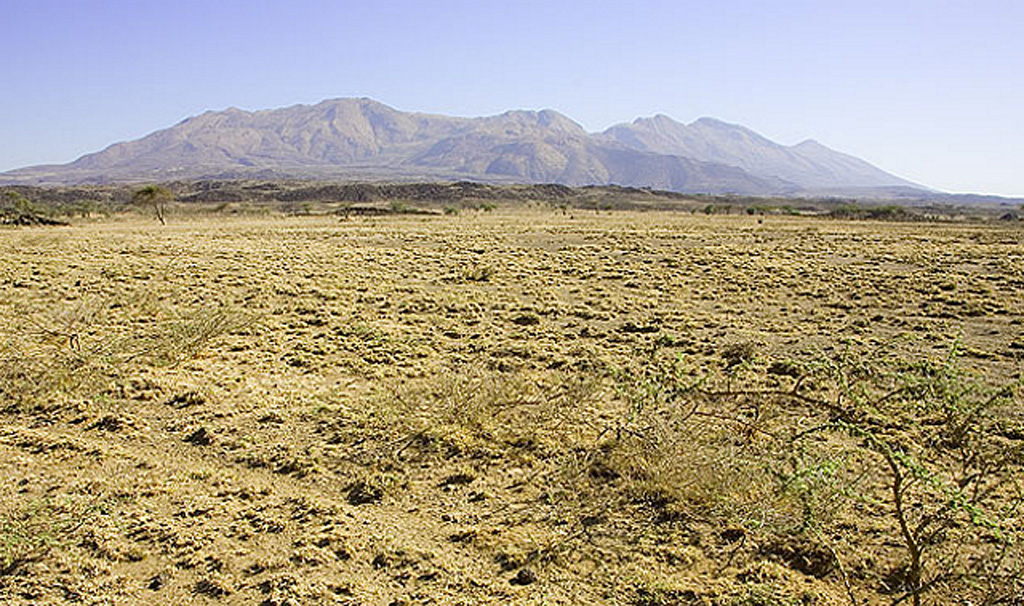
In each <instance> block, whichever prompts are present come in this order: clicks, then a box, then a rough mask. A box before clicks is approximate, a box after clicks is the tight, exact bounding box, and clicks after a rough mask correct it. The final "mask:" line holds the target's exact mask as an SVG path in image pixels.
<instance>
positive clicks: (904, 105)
mask: <svg viewBox="0 0 1024 606" xmlns="http://www.w3.org/2000/svg"><path fill="white" fill-rule="evenodd" d="M0 26H2V27H0V31H2V32H3V39H2V42H0V47H2V48H3V59H2V60H0V87H2V93H0V170H7V169H11V168H17V167H21V166H26V165H30V164H41V163H54V162H68V161H70V160H73V159H75V158H76V157H78V156H80V155H82V154H85V153H88V152H92V151H97V150H99V149H101V148H103V147H106V146H107V145H109V144H111V143H114V142H117V141H123V140H128V139H134V138H138V137H141V136H143V135H145V134H148V133H149V132H151V131H154V130H157V129H160V128H164V127H167V126H170V125H172V124H174V123H176V122H178V121H180V120H182V119H183V118H185V117H187V116H190V115H194V114H198V113H201V112H203V111H205V110H207V109H223V108H226V107H229V106H235V107H240V108H243V109H264V108H272V107H280V106H285V105H292V104H295V103H316V102H318V101H321V100H323V99H326V98H333V97H362V96H366V97H372V98H374V99H377V100H378V101H381V102H384V103H386V104H388V105H391V106H392V107H395V108H397V109H400V110H406V111H425V112H433V113H445V114H452V115H462V116H478V115H487V114H494V113H500V112H502V111H505V110H507V109H513V108H517V109H518V108H522V109H542V108H552V109H556V110H559V111H561V112H563V113H565V114H567V115H569V116H570V117H572V118H573V119H575V120H577V121H579V122H580V123H581V124H582V125H583V126H584V127H585V128H586V129H587V130H590V131H597V130H604V129H605V128H607V127H608V126H611V125H612V124H615V123H618V122H625V121H631V120H632V119H633V118H635V117H637V116H642V115H652V114H655V113H665V114H668V115H670V116H672V117H673V118H675V119H677V120H679V121H681V122H687V123H689V122H691V121H693V120H695V119H697V118H699V117H701V116H713V117H716V118H719V119H722V120H725V121H727V122H735V123H739V124H743V125H744V126H747V127H749V128H752V129H754V130H755V131H758V132H760V133H761V134H763V135H765V136H767V137H769V138H771V139H773V140H775V141H778V142H779V143H784V144H795V143H798V142H800V141H802V140H804V139H808V138H813V139H817V140H818V141H820V142H822V143H824V144H825V145H828V146H830V147H833V148H835V149H838V150H840V151H844V152H847V153H851V154H854V155H856V156H859V157H861V158H864V159H866V160H868V161H870V162H872V163H874V164H877V165H878V166H880V167H881V168H883V169H885V170H888V171H890V172H893V173H896V174H898V175H900V176H902V177H905V178H908V179H911V180H913V181H917V182H919V183H923V184H926V185H929V186H932V187H936V188H939V189H943V190H947V191H971V192H982V193H997V194H1004V195H1017V196H1024V1H1022V0H1004V1H999V0H974V1H972V2H968V1H966V0H957V1H950V0H930V1H918V0H912V1H901V0H887V1H876V0H859V1H857V2H851V1H842V2H838V1H837V2H833V1H830V0H807V1H799V0H778V1H777V0H772V1H769V0H760V1H728V0H719V1H716V2H711V1H708V0H701V1H699V2H690V1H675V2H673V1H668V0H665V1H654V0H648V1H644V0H638V1H636V0H635V1H633V2H631V3H625V2H604V1H601V0H588V1H581V0H566V1H558V0H545V1H534V0H518V1H515V0H513V1H509V0H503V1H501V2H488V1H487V0H472V1H447V2H445V1H438V2H426V1H419V2H417V1H412V0H406V1H397V0H376V1H368V0H364V1H360V2H345V1H338V2H327V1H320V2H317V1H312V0H288V1H283V0H272V1H264V0H245V1H241V0H203V1H198V0H195V1H194V0H176V1H173V2H171V1H158V0H107V1H99V0H75V1H67V0H62V1H55V0H0Z"/></svg>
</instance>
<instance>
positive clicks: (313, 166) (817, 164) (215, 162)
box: [0, 98, 912, 194]
mask: <svg viewBox="0 0 1024 606" xmlns="http://www.w3.org/2000/svg"><path fill="white" fill-rule="evenodd" d="M246 176H261V177H270V178H281V177H300V178H301V177H316V178H330V179H352V178H376V179H424V178H428V179H476V180H482V181H496V182H503V181H504V182H507V181H515V182H555V183H564V184H567V185H588V184H610V183H614V184H619V185H628V186H638V187H654V188H659V189H668V190H673V191H681V192H709V193H730V192H731V193H740V194H796V193H799V192H801V191H803V190H804V189H806V188H813V187H823V186H828V187H882V186H885V187H891V186H907V185H912V184H908V183H906V182H905V181H902V180H900V179H898V178H896V177H893V176H892V175H888V174H887V173H884V172H882V171H880V170H879V169H876V168H874V167H872V166H870V165H869V164H867V163H865V162H862V161H860V160H857V159H856V158H853V157H851V156H846V155H843V154H839V153H838V152H833V151H832V150H829V149H828V148H825V147H824V146H820V145H818V144H814V143H811V142H808V143H805V144H801V145H800V146H795V147H791V148H789V147H783V146H780V145H778V144H775V143H773V142H771V141H769V140H767V139H765V138H763V137H761V136H760V135H757V134H756V133H754V132H753V131H750V130H747V129H744V128H742V127H739V126H733V125H727V124H725V123H722V122H717V121H714V120H710V119H702V120H699V121H697V122H695V123H694V124H691V125H689V126H686V125H683V124H680V123H678V122H675V121H673V120H671V119H670V118H667V117H665V116H656V117H655V118H644V119H638V120H637V121H635V122H634V123H632V124H630V125H619V126H615V127H612V128H611V129H609V130H608V131H605V132H604V133H601V134H596V135H594V134H588V133H587V132H586V131H585V130H584V129H583V127H581V126H580V125H579V124H577V123H576V122H574V121H572V120H571V119H570V118H568V117H566V116H564V115H562V114H560V113H558V112H556V111H553V110H542V111H523V110H516V111H508V112H505V113H503V114H500V115H496V116H488V117H483V118H458V117H449V116H440V115H431V114H420V113H407V112H401V111H398V110H396V109H394V108H391V107H388V106H387V105H384V104H382V103H379V102H377V101H374V100H372V99H365V98H362V99H333V100H328V101H323V102H321V103H318V104H316V105H311V106H309V105H294V106H291V107H286V108H281V109H272V110H262V111H255V112H249V111H243V110H240V109H235V108H231V109H227V110H224V111H216V112H213V111H211V112H206V113H204V114H201V115H199V116H195V117H192V118H188V119H186V120H183V121H182V122H180V123H178V124H176V125H174V126H172V127H170V128H167V129H163V130H160V131H157V132H154V133H152V134H150V135H148V136H146V137H143V138H141V139H137V140H135V141H129V142H125V143H117V144H114V145H111V146H109V147H107V148H106V149H104V150H102V151H99V152H96V153H92V154H88V155H85V156H82V157H81V158H79V159H78V160H75V161H74V162H71V163H69V164H66V165H53V166H39V167H30V168H27V169H20V170H17V171H11V172H9V173H4V174H2V175H0V181H6V182H18V183H65V184H67V183H83V182H104V181H153V180H171V179H196V178H206V177H220V178H224V177H246Z"/></svg>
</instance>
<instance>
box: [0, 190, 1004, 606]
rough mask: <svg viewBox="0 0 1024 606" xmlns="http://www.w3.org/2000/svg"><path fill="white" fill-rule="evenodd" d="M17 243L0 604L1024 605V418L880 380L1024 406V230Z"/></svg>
mask: <svg viewBox="0 0 1024 606" xmlns="http://www.w3.org/2000/svg"><path fill="white" fill-rule="evenodd" d="M0 255H2V256H0V259H2V260H0V293H2V294H0V365H2V366H0V408H2V412H0V478H2V481H3V487H4V488H3V490H2V491H0V538H2V539H3V543H2V545H0V549H2V552H0V555H2V559H0V602H3V603H7V604H50V603H53V604H58V603H82V604H138V603H166V604H267V605H272V604H320V603H323V604H335V603H336V604H419V603H424V604H426V603H431V604H458V603H461V604H480V603H513V604H547V603H562V604H580V603H608V604H673V603H684V604H685V603H693V604H849V603H851V602H856V603H871V604H875V603H878V604H883V603H885V604H888V603H891V602H893V601H896V600H899V599H901V598H903V599H905V600H907V602H908V603H910V602H911V601H912V600H915V599H920V600H922V601H923V603H954V602H953V601H951V600H953V599H962V600H965V601H963V602H962V603H973V604H981V603H990V604H1021V603H1024V602H1022V599H1024V598H1022V597H1021V594H1020V593H1019V592H1020V590H1021V587H1020V585H1019V583H1017V582H1016V581H1014V580H1013V578H1014V577H1013V575H1014V574H1015V572H1019V570H1020V554H1019V551H1017V549H1018V546H1017V545H1016V543H1015V542H1014V540H1013V539H1014V538H1015V537H1017V536H1019V535H1020V534H1021V531H1022V520H1021V515H1020V511H1019V510H1018V509H1016V508H1017V507H1018V506H1019V505H1020V502H1021V501H1020V487H1019V486H1018V485H1017V484H1016V480H1015V479H1014V478H1019V477H1021V474H1020V471H1021V469H1020V463H1021V460H1020V457H1019V454H1020V451H1021V446H1022V444H1024V423H1022V407H1021V400H1020V396H1019V394H1018V393H1016V392H1012V390H1010V391H1005V392H1004V391H1000V389H999V388H993V389H991V390H988V391H986V389H988V388H983V387H978V388H977V389H974V388H971V389H964V390H959V388H958V387H957V385H959V383H957V384H954V383H949V382H943V383H942V386H943V387H942V388H941V389H939V388H936V387H935V385H936V384H937V383H935V382H934V381H937V379H935V377H937V376H939V374H940V371H942V372H945V370H948V368H949V367H947V366H941V365H940V366H939V367H931V366H928V367H927V368H925V367H918V366H914V367H913V369H914V370H913V372H914V373H916V374H913V376H914V377H919V378H920V381H918V383H915V384H914V385H912V386H909V387H907V386H903V384H900V385H901V386H899V387H897V388H896V389H893V390H891V391H889V390H888V389H887V385H889V383H885V381H890V382H891V381H894V380H898V379H894V378H893V376H894V375H893V374H892V373H889V371H886V370H878V371H877V374H875V375H871V374H870V373H869V372H867V371H865V370H864V369H865V368H869V367H870V368H874V366H873V365H875V364H880V365H881V364H886V365H889V366H887V367H886V368H890V369H891V368H894V367H896V366H899V365H900V364H905V363H906V364H909V363H911V362H915V361H919V360H923V359H926V360H940V361H949V360H950V351H951V349H952V348H956V350H957V352H958V355H957V356H956V358H957V361H956V368H957V372H958V373H963V374H957V375H956V376H957V377H964V376H966V377H969V379H970V381H972V383H971V385H974V384H975V383H977V384H978V385H996V386H1007V385H1013V384H1014V382H1015V381H1018V380H1019V379H1020V370H1021V357H1022V355H1024V336H1022V333H1021V328H1022V318H1024V315H1022V314H1024V298H1022V297H1024V230H1022V229H1021V228H1019V227H1015V226H1012V225H1010V226H996V225H966V224H964V225H938V224H923V223H908V224H884V223H874V222H856V223H855V222H839V221H826V220H819V219H814V218H801V217H767V218H764V219H760V218H758V217H753V216H742V217H737V216H699V217H698V216H691V215H686V214H672V213H627V212H613V213H600V214H597V213H594V212H586V213H584V212H582V211H578V212H575V213H573V214H568V213H557V212H551V211H540V210H536V211H511V210H508V211H506V210H498V211H495V212H463V213H461V214H459V215H457V216H436V217H418V216H408V217H402V216H396V217H364V218H353V219H349V220H338V219H337V218H333V217H331V218H326V217H292V218H274V217H264V218H200V219H192V220H189V219H184V218H180V217H178V218H172V219H171V225H168V226H167V227H161V226H159V225H158V224H156V223H155V221H151V220H131V221H126V220H114V221H108V222H101V223H83V224H79V225H74V226H71V227H38V228H31V229H13V228H12V229H3V230H0ZM837 360H838V361H850V360H857V362H856V364H854V363H851V364H850V365H849V366H842V364H845V363H846V362H836V361H837ZM827 361H831V362H829V363H826V362H827ZM854 366H856V368H857V369H858V370H856V371H848V369H849V368H853V367H854ZM922 368H923V369H924V370H922ZM935 368H939V370H936V369H935ZM830 372H831V373H832V374H829V373H830ZM872 372H874V371H872ZM908 372H909V371H908ZM887 373H888V374H887ZM942 376H943V377H946V376H947V375H944V374H943V375H942ZM828 377H832V379H835V380H834V381H833V382H829V381H830V379H829V378H828ZM837 377H838V378H837ZM873 377H880V378H879V380H878V381H877V382H871V384H870V388H864V389H860V388H857V390H856V391H854V389H853V388H852V387H850V381H851V380H852V381H854V382H856V381H869V382H870V381H874V378H873ZM964 380H965V381H966V380H967V379H964ZM844 381H845V382H844ZM943 381H946V380H945V379H943ZM857 385H860V383H857ZM922 385H923V386H925V387H926V388H927V389H925V387H921V386H922ZM843 390H846V391H843ZM872 390H875V391H872ZM840 392H841V393H840ZM876 392H877V393H878V394H889V393H896V394H898V397H897V398H890V397H885V396H884V395H883V396H882V397H876V398H874V399H872V397H873V395H872V394H875V393H876ZM787 394H789V395H787ZM843 394H845V399H844V397H843ZM858 394H859V395H858ZM990 394H995V395H992V396H991V398H989V395H990ZM796 396H799V398H798V397H796ZM861 396H863V398H862V399H858V398H860V397H861ZM933 397H934V399H935V401H941V402H943V403H945V404H943V406H944V408H941V409H932V408H928V409H927V410H926V409H925V408H923V407H924V404H921V406H922V408H921V409H920V410H919V409H917V408H913V409H911V408H908V407H907V406H910V404H907V405H906V406H904V407H903V408H900V409H890V408H887V407H886V406H888V405H889V403H890V402H891V401H895V400H896V399H898V400H899V401H900V402H902V403H904V404H906V403H908V402H910V403H927V402H931V401H932V399H931V398H933ZM863 402H868V404H864V403H863ZM950 402H952V404H949V403H950ZM976 402H982V403H981V404H974V403H976ZM916 405H917V404H914V406H916ZM849 411H853V412H849ZM964 411H966V412H964ZM979 411H980V412H979ZM990 413H991V415H990ZM982 416H984V417H985V418H986V419H990V421H991V422H989V421H986V424H984V425H981V424H980V423H981V422H980V421H979V420H978V419H981V418H982ZM812 422H813V423H818V425H816V426H815V427H816V429H813V430H807V429H806V427H809V426H810V425H807V424H811V423H812ZM954 426H955V427H963V428H965V429H964V430H963V432H961V433H957V434H956V435H955V436H953V437H952V438H951V437H949V435H948V432H946V429H942V431H943V432H946V433H941V432H940V433H941V436H944V437H942V439H943V440H947V442H942V443H941V444H939V441H935V442H934V443H933V441H930V440H932V437H934V436H939V435H940V434H939V433H934V432H932V433H929V432H931V431H932V429H931V428H935V427H938V428H948V427H954ZM821 428H823V429H821ZM826 430H827V431H826ZM935 431H936V432H938V429H936V430H935ZM811 433H814V435H815V436H818V437H815V438H814V440H813V441H805V440H807V438H806V436H808V435H810V434H811ZM954 433H956V432H954ZM782 435H785V436H787V437H786V439H785V440H783V439H782V438H781V437H780V436H782ZM989 438H992V439H993V440H996V442H993V443H992V444H989V442H985V443H984V445H980V446H979V445H977V444H981V443H982V440H987V439H989ZM936 440H938V438H936ZM949 440H952V441H953V442H949ZM971 440H976V441H971ZM783 442H784V443H785V447H781V446H779V445H780V444H782V443H783ZM954 442H955V447H954V446H950V444H953V443H954ZM976 442H977V443H976ZM915 449H918V450H915ZM929 449H931V450H929ZM794 453H797V454H794ZM914 453H917V455H915V454H914ZM957 453H960V454H957ZM964 453H967V454H964ZM971 453H973V454H971ZM993 453H998V456H997V454H993ZM798 455H799V456H798ZM913 456H919V458H918V459H912V457H913ZM957 457H959V458H957ZM971 457H974V458H971ZM979 460H984V461H987V462H988V463H986V465H988V467H984V469H982V470H981V471H978V470H979V469H981V467H979V465H978V464H977V461H979ZM915 461H917V462H915ZM922 469H923V470H924V471H921V470H922ZM958 470H959V471H958ZM961 472H963V473H961ZM968 472H969V473H968ZM971 473H973V474H975V475H973V476H972V475H970V474H971ZM958 474H959V475H958ZM979 474H980V475H979ZM979 477H980V478H981V479H980V480H979V479H978V478H979ZM901 478H902V481H903V485H902V488H901V487H900V486H897V488H896V490H895V491H894V490H893V485H894V484H899V482H900V479H901ZM949 486H952V488H948V487H949ZM908 487H910V488H908ZM961 489H962V490H961ZM968 489H971V490H973V491H974V492H973V494H974V495H975V496H976V497H977V498H976V499H975V500H971V498H972V497H970V495H967V493H966V491H967V490H968ZM900 490H903V492H900ZM979 494H980V496H978V495H979ZM894 496H896V497H903V500H902V502H898V501H900V499H899V498H895V499H894V498H893V497H894ZM894 501H897V502H894ZM915 508H916V509H915ZM900 512H903V513H902V515H903V518H904V519H905V520H906V519H909V521H911V522H913V523H914V524H911V526H912V527H911V528H910V530H909V531H908V532H909V533H910V534H909V535H908V534H907V532H903V531H901V528H900V524H899V521H900V515H901V513H900ZM921 512H924V513H921ZM915 516H916V517H915ZM917 523H923V526H922V527H920V529H921V532H920V533H919V534H918V535H914V530H915V528H918V527H917V526H916V524H917ZM932 528H936V529H937V530H936V532H935V533H934V534H930V529H932ZM914 551H920V552H921V553H920V554H918V555H920V556H921V561H922V562H924V564H922V566H921V569H923V576H922V577H921V578H917V579H916V580H915V578H914V572H913V569H914V567H913V566H912V565H911V564H912V560H913V557H912V556H913V552H914ZM965 587H966V589H965ZM957 596H959V597H957ZM986 600H987V602H986ZM956 603H961V602H956Z"/></svg>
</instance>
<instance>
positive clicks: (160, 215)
mask: <svg viewBox="0 0 1024 606" xmlns="http://www.w3.org/2000/svg"><path fill="white" fill-rule="evenodd" d="M172 201H174V194H172V193H171V191H170V190H169V189H167V188H166V187H162V186H160V185H147V186H145V187H143V188H140V189H138V190H136V191H135V193H134V194H132V204H134V205H136V206H152V207H153V210H154V211H155V212H156V218H157V219H159V220H160V224H161V225H167V220H166V219H164V210H165V209H166V208H167V205H168V204H169V203H171V202H172Z"/></svg>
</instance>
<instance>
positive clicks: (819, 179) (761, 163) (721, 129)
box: [600, 115, 921, 189]
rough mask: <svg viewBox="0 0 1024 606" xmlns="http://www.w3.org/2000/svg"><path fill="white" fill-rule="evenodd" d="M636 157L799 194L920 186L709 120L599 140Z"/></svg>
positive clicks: (620, 130)
mask: <svg viewBox="0 0 1024 606" xmlns="http://www.w3.org/2000/svg"><path fill="white" fill-rule="evenodd" d="M600 137H601V138H602V139H603V140H606V141H614V142H616V143H620V144H622V145H625V146H627V147H629V148H630V149H636V150H639V151H647V152H653V153H658V154H670V155H678V156H684V157H687V158H694V159H697V160H702V161H705V162H716V163H721V164H727V165H730V166H737V167H740V168H742V169H744V170H745V171H747V172H749V173H751V174H754V175H758V176H761V177H777V178H780V179H784V180H787V181H791V182H793V183H796V184H798V185H800V186H801V187H803V188H809V189H814V188H852V187H891V186H905V187H915V188H920V187H921V186H919V185H916V184H914V183H911V182H909V181H906V180H904V179H901V178H899V177H896V176H895V175H891V174H889V173H887V172H885V171H883V170H881V169H879V168H877V167H875V166H872V165H871V164H868V163H867V162H864V161H863V160H860V159H858V158H855V157H853V156H850V155H847V154H843V153H840V152H837V151H834V150H832V149H829V148H828V147H825V146H824V145H821V144H820V143H818V142H816V141H811V140H809V141H805V142H803V143H801V144H799V145H794V146H784V145H779V144H778V143H775V142H773V141H771V140H769V139H766V138H765V137H763V136H761V135H759V134H757V133H755V132H754V131H752V130H750V129H748V128H745V127H743V126H739V125H735V124H728V123H726V122H721V121H719V120H715V119H713V118H701V119H699V120H697V121H695V122H693V123H691V124H681V123H679V122H676V121H675V120H673V119H671V118H669V117H668V116H665V115H657V116H654V117H653V118H638V119H636V120H635V121H633V122H632V123H631V124H618V125H615V126H613V127H611V128H609V129H608V130H606V131H604V133H602V134H601V135H600Z"/></svg>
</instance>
